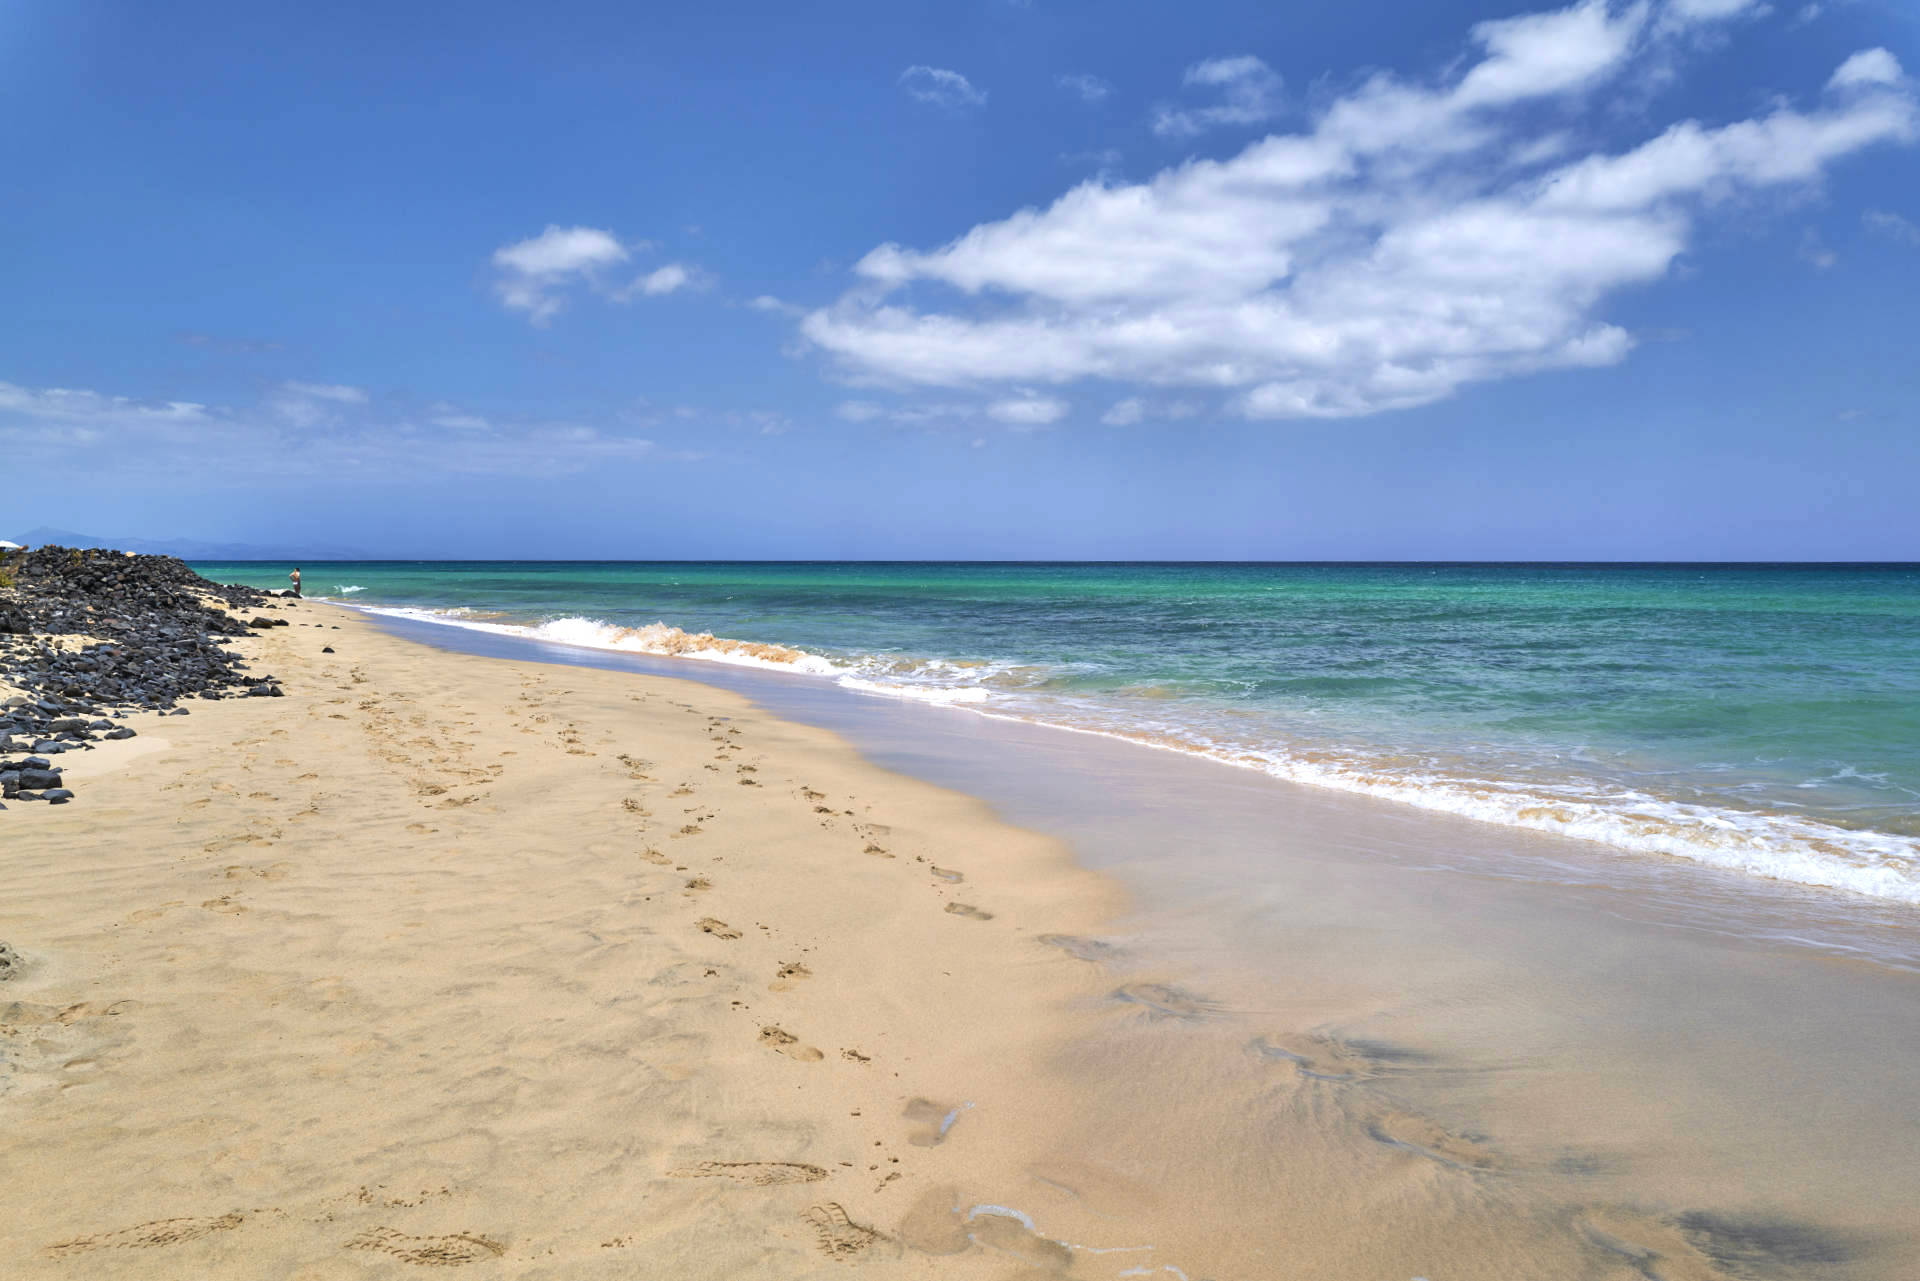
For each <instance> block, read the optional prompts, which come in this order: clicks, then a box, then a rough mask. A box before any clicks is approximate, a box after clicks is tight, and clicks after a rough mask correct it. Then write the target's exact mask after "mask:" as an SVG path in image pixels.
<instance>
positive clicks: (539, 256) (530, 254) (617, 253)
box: [493, 223, 627, 276]
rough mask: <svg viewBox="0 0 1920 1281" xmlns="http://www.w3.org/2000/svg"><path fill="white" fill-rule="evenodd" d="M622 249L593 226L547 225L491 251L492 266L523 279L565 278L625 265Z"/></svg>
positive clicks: (625, 258) (622, 247)
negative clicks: (531, 235) (597, 269)
mask: <svg viewBox="0 0 1920 1281" xmlns="http://www.w3.org/2000/svg"><path fill="white" fill-rule="evenodd" d="M626 260H627V251H626V248H625V246H623V245H621V243H620V242H619V241H618V240H615V239H614V238H613V236H612V234H611V233H609V232H605V231H601V230H599V229H598V228H595V227H560V226H556V225H554V224H551V223H549V224H548V226H547V229H546V230H545V231H543V232H541V233H540V234H539V235H537V236H534V237H532V238H530V239H527V240H522V241H519V242H517V243H515V244H511V245H502V246H501V247H500V248H498V249H496V250H494V251H493V265H494V266H496V267H499V268H501V269H503V270H506V271H511V272H513V273H515V274H516V275H522V276H566V275H572V274H574V273H576V272H583V271H591V270H592V269H594V268H595V267H606V266H610V265H612V264H613V263H616V262H625V261H626Z"/></svg>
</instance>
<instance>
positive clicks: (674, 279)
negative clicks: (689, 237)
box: [633, 262, 693, 297]
mask: <svg viewBox="0 0 1920 1281" xmlns="http://www.w3.org/2000/svg"><path fill="white" fill-rule="evenodd" d="M692 279H693V273H691V272H689V271H688V270H687V269H686V268H685V267H683V266H681V265H680V264H679V263H677V262H672V263H668V264H667V265H666V266H664V267H661V268H659V269H658V270H655V271H650V272H648V273H647V274H646V275H644V276H642V277H640V279H638V280H636V281H634V282H633V287H634V288H635V289H638V290H639V291H640V292H641V293H643V294H646V295H648V296H649V297H658V296H659V295H661V294H670V293H672V292H673V291H674V290H676V289H678V288H680V287H681V286H682V285H685V284H686V283H687V282H689V281H690V280H692Z"/></svg>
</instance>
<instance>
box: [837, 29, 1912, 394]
mask: <svg viewBox="0 0 1920 1281" xmlns="http://www.w3.org/2000/svg"><path fill="white" fill-rule="evenodd" d="M1682 39H1687V41H1688V47H1692V44H1693V43H1694V42H1693V41H1691V40H1690V38H1687V37H1683V36H1680V35H1673V36H1665V35H1662V34H1660V32H1659V31H1658V30H1657V29H1656V28H1655V27H1654V26H1652V25H1651V23H1650V20H1649V9H1648V8H1647V6H1646V5H1644V4H1637V5H1632V6H1629V7H1626V8H1623V9H1620V10H1619V11H1617V12H1616V11H1613V10H1611V9H1609V8H1608V7H1607V5H1606V4H1604V3H1602V2H1601V0H1585V2H1583V3H1579V4H1575V5H1573V6H1571V7H1569V8H1565V9H1562V10H1559V11H1557V12H1553V13H1546V14H1533V15H1527V16H1524V17H1519V18H1511V19H1505V20H1502V21H1498V22H1489V23H1482V24H1480V25H1478V26H1476V27H1475V28H1473V31H1472V40H1473V43H1474V45H1475V46H1477V48H1478V50H1479V55H1478V57H1477V58H1469V59H1467V60H1466V62H1465V64H1464V65H1463V66H1460V67H1458V68H1456V69H1455V70H1453V71H1452V72H1451V73H1449V74H1448V75H1447V76H1445V77H1444V78H1442V79H1440V80H1439V81H1438V82H1437V83H1426V84H1422V83H1417V82H1409V81H1404V80H1401V79H1398V78H1396V77H1393V76H1390V75H1384V74H1383V75H1376V76H1373V77H1372V78H1370V79H1368V80H1366V81H1365V82H1363V83H1361V84H1360V85H1358V86H1357V87H1356V88H1354V89H1353V90H1351V91H1350V92H1348V93H1346V94H1344V95H1342V96H1340V97H1337V98H1335V99H1334V100H1332V101H1331V102H1329V103H1328V104H1327V105H1326V106H1325V107H1324V109H1323V110H1322V111H1321V112H1320V113H1319V115H1318V118H1317V119H1316V120H1315V121H1314V122H1313V123H1312V125H1311V126H1310V127H1308V128H1306V129H1303V130H1302V131H1300V132H1296V133H1288V134H1276V135H1273V136H1270V137H1267V138H1264V139H1262V140H1260V141H1258V142H1255V143H1253V144H1252V145H1251V146H1249V147H1247V148H1245V149H1244V150H1243V151H1241V152H1240V153H1239V154H1238V155H1236V156H1234V157H1232V158H1230V159H1226V160H1220V161H1214V160H1191V161H1188V162H1186V163H1184V164H1181V165H1177V166H1174V167H1172V168H1169V169H1166V170H1164V171H1162V172H1161V173H1159V174H1157V175H1155V176H1154V177H1152V178H1150V179H1148V180H1146V181H1144V182H1140V183H1131V184H1115V183H1110V182H1108V181H1106V180H1104V179H1095V180H1090V181H1087V182H1084V183H1082V184H1080V185H1079V186H1077V187H1074V188H1073V189H1072V190H1070V191H1068V192H1067V193H1066V194H1064V195H1062V196H1061V197H1059V198H1058V199H1057V200H1056V201H1054V203H1053V204H1052V205H1051V206H1049V207H1047V208H1044V209H1024V210H1021V211H1019V212H1017V213H1015V214H1013V215H1011V216H1009V217H1007V218H1004V219H1001V220H999V221H996V222H989V223H983V224H981V225H979V226H976V227H974V228H973V229H971V230H970V231H967V232H966V233H965V234H963V235H961V236H959V237H958V238H956V239H954V240H953V241H951V242H949V243H947V244H945V245H943V246H940V247H938V248H935V249H931V250H916V249H910V248H905V247H902V246H900V245H895V244H886V245H881V246H879V247H878V248H876V249H874V250H873V251H872V252H870V253H869V254H867V256H866V257H865V258H863V259H861V261H860V262H859V263H858V264H857V265H856V268H855V271H856V273H857V275H858V277H859V278H860V282H861V283H860V284H859V285H858V286H857V287H856V288H854V289H853V290H851V291H849V292H848V293H847V294H846V296H845V297H843V298H842V299H841V300H840V301H839V302H838V303H837V304H835V305H833V306H831V307H827V308H824V309H820V310H816V311H814V312H812V313H810V314H809V315H808V316H807V317H806V318H805V320H804V321H802V325H801V332H802V335H803V336H804V337H805V338H806V339H807V340H808V341H810V342H811V343H813V344H814V345H815V346H816V347H817V348H819V349H821V350H823V351H825V352H826V353H828V354H830V355H831V356H832V357H833V358H834V359H835V360H836V361H837V362H838V363H839V364H840V365H841V367H842V369H843V370H844V371H845V372H846V374H847V375H848V376H849V377H851V378H852V379H853V380H854V381H856V382H866V383H877V384H892V385H911V384H919V385H935V386H949V387H961V388H974V389H981V390H984V391H986V393H987V394H988V395H989V396H991V395H993V394H995V389H999V391H1000V394H1005V389H1006V388H1008V387H1018V386H1029V387H1031V386H1055V387H1058V386H1062V385H1064V384H1067V383H1071V382H1074V381H1076V380H1080V379H1086V378H1100V379H1108V380H1115V381H1119V382H1123V383H1129V384H1133V385H1137V386H1139V385H1144V386H1159V387H1189V388H1201V389H1209V390H1212V391H1213V392H1214V393H1215V394H1216V395H1220V396H1223V397H1226V398H1227V399H1228V401H1229V403H1231V404H1232V405H1234V406H1235V407H1237V408H1238V409H1239V410H1240V411H1241V412H1243V413H1246V414H1249V415H1253V416H1258V417H1268V416H1306V415H1311V416H1339V415H1352V414H1365V413H1372V412H1376V411H1380V410H1386V409H1393V408H1399V407H1406V406H1412V405H1418V404H1423V403H1427V402H1430V401H1433V400H1438V399H1440V398H1443V397H1445V396H1448V395H1450V394H1452V393H1453V392H1455V391H1456V390H1458V389H1459V388H1460V387H1462V386H1464V385H1467V384H1470V383H1473V382H1479V381H1487V380H1493V379H1501V378H1508V377H1513V376H1517V375H1524V374H1528V373H1532V372H1535V371H1539V370H1544V369H1552V368H1567V367H1588V366H1595V365H1606V364H1611V363H1614V362H1617V361H1620V360H1623V359H1625V357H1626V356H1627V354H1628V352H1629V351H1631V349H1632V347H1633V339H1632V338H1631V336H1630V335H1628V334H1627V333H1626V332H1624V331H1623V330H1621V329H1619V328H1618V327H1616V326H1614V325H1611V324H1609V323H1608V322H1607V320H1606V318H1605V317H1604V315H1603V313H1602V309H1603V307H1604V305H1605V303H1606V302H1607V301H1608V300H1609V299H1610V298H1611V297H1612V296H1613V295H1614V294H1616V293H1618V292H1619V291H1621V290H1623V289H1625V288H1628V287H1631V286H1634V285H1639V284H1645V283H1648V282H1651V281H1654V280H1658V279H1660V278H1661V277H1663V276H1665V275H1666V274H1668V272H1669V271H1670V270H1671V268H1672V265H1673V263H1674V260H1675V259H1676V258H1677V257H1678V256H1679V255H1680V254H1681V253H1683V252H1684V251H1685V250H1686V248H1687V247H1688V245H1689V244H1690V243H1691V241H1692V238H1693V234H1694V228H1695V226H1696V224H1697V223H1698V222H1699V220H1700V219H1702V218H1703V217H1706V216H1708V215H1709V214H1710V213H1711V212H1712V211H1713V210H1714V209H1715V208H1716V207H1717V206H1718V205H1719V204H1720V203H1722V202H1724V201H1726V200H1727V199H1728V198H1730V197H1736V196H1740V195H1743V194H1750V193H1754V192H1758V191H1761V190H1765V189H1767V188H1776V187H1781V186H1784V185H1788V184H1811V183H1817V182H1818V181H1819V180H1820V179H1821V177H1822V175H1823V174H1824V173H1825V171H1826V170H1827V168H1828V167H1829V166H1831V165H1832V164H1834V163H1835V162H1837V161H1839V160H1841V159H1843V158H1845V157H1847V156H1850V155H1853V154H1855V153H1857V152H1859V151H1861V150H1863V149H1866V148H1868V147H1872V146H1875V145H1882V144H1890V143H1899V142H1907V141H1911V140H1912V138H1913V137H1914V134H1915V125H1916V115H1917V113H1916V103H1915V99H1914V94H1913V90H1912V86H1911V84H1910V83H1909V82H1908V81H1906V80H1905V79H1904V77H1900V76H1899V75H1898V67H1897V64H1892V65H1891V67H1890V66H1889V64H1890V63H1891V59H1890V56H1888V57H1886V58H1885V59H1884V60H1883V59H1882V58H1868V59H1865V60H1863V59H1862V58H1861V57H1860V56H1858V55H1856V57H1855V58H1853V59H1850V60H1849V61H1848V63H1847V64H1846V66H1848V67H1851V68H1853V70H1851V71H1849V72H1847V73H1846V74H1845V75H1844V76H1836V83H1835V85H1834V87H1833V89H1832V90H1830V91H1829V92H1828V94H1827V95H1826V96H1825V98H1824V99H1823V100H1821V101H1819V102H1817V103H1814V104H1811V105H1806V106H1792V105H1781V106H1777V107H1775V108H1774V109H1773V110H1771V111H1769V112H1768V113H1766V114H1764V115H1760V116H1757V117H1755V118H1752V119H1745V120H1736V121H1733V122H1731V123H1727V124H1719V125H1712V124H1706V123H1701V122H1698V121H1691V120H1689V121H1681V122H1678V123H1675V124H1672V125H1671V126H1670V127H1669V128H1667V129H1666V130H1664V131H1663V132H1660V133H1658V134H1656V135H1654V136H1653V137H1651V138H1647V139H1645V140H1643V141H1640V142H1639V143H1638V144H1637V145H1628V146H1626V147H1625V148H1624V149H1621V150H1617V151H1592V150H1589V151H1586V152H1584V153H1583V152H1582V151H1581V150H1579V149H1577V148H1575V146H1574V143H1573V141H1572V140H1571V139H1569V138H1568V137H1567V136H1566V135H1565V134H1564V133H1563V132H1562V131H1563V129H1564V124H1563V122H1564V120H1565V119H1566V118H1567V117H1568V116H1569V115H1573V114H1576V113H1578V112H1579V111H1580V110H1581V109H1582V107H1583V104H1584V103H1585V101H1586V100H1587V98H1588V97H1589V96H1590V95H1592V94H1593V93H1594V92H1596V91H1597V90H1599V89H1601V88H1602V87H1603V86H1605V85H1607V84H1609V83H1611V82H1612V81H1613V80H1615V79H1617V78H1619V77H1620V76H1622V75H1623V74H1624V73H1625V72H1626V71H1627V70H1628V69H1629V68H1630V67H1632V66H1633V65H1635V62H1636V59H1640V60H1644V61H1646V62H1648V63H1659V62H1661V61H1663V60H1664V58H1665V57H1666V53H1667V51H1665V50H1663V48H1662V43H1663V42H1670V41H1675V40H1682ZM1889 73H1891V74H1892V75H1893V76H1894V78H1893V79H1888V74H1889ZM1588 145H1589V146H1590V145H1591V144H1588ZM1516 155H1528V156H1530V157H1531V163H1530V164H1529V165H1528V166H1525V167H1516V166H1515V165H1514V164H1513V163H1512V162H1511V158H1512V157H1514V156H1516ZM1554 156H1559V157H1560V159H1559V160H1558V161H1557V162H1555V161H1554V160H1553V159H1552V157H1554ZM1109 412H1113V411H1111V410H1110V411H1109ZM1121 412H1122V413H1123V414H1124V413H1125V412H1127V411H1121ZM1142 412H1143V413H1144V412H1145V410H1144V409H1143V410H1142Z"/></svg>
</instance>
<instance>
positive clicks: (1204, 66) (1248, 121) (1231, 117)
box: [1153, 54, 1280, 138]
mask: <svg viewBox="0 0 1920 1281" xmlns="http://www.w3.org/2000/svg"><path fill="white" fill-rule="evenodd" d="M1183 83H1184V84H1185V85H1186V86H1187V87H1188V88H1189V89H1194V88H1198V89H1202V90H1207V91H1211V92H1213V93H1215V94H1217V96H1218V97H1219V99H1220V100H1219V102H1217V103H1216V104H1215V105H1213V106H1211V107H1192V108H1174V107H1162V108H1160V110H1158V111H1157V112H1155V113H1154V117H1153V131H1154V132H1155V133H1157V134H1159V135H1160V136H1161V137H1163V138H1191V137H1194V136H1195V135H1197V134H1202V133H1205V132H1206V131H1207V130H1209V129H1214V128H1218V127H1219V126H1222V125H1257V124H1260V123H1261V122H1263V121H1266V120H1271V119H1272V118H1273V117H1274V116H1276V115H1278V114H1279V113H1280V77H1279V76H1278V75H1277V74H1275V73H1274V70H1273V68H1272V67H1269V66H1268V65H1267V64H1266V63H1264V62H1262V61H1260V59H1258V58H1255V57H1253V56H1252V55H1250V54H1249V55H1245V56H1242V57H1238V58H1214V59H1212V60H1210V61H1207V62H1196V63H1195V64H1194V65H1193V66H1191V67H1188V68H1187V74H1186V78H1185V80H1184V81H1183Z"/></svg>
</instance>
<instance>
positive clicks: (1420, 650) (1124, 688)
mask: <svg viewBox="0 0 1920 1281" xmlns="http://www.w3.org/2000/svg"><path fill="white" fill-rule="evenodd" d="M195 568H197V569H198V570H200V572H201V573H203V574H206V575H207V576H209V577H212V578H215V579H219V580H221V581H227V582H243V583H252V584H255V585H258V586H265V587H278V586H284V585H285V582H286V578H285V574H286V570H287V568H288V567H286V566H281V565H271V566H265V565H258V564H200V565H196V566H195ZM303 569H304V580H305V585H306V590H307V594H308V595H309V596H310V597H324V598H328V599H333V600H337V601H340V602H342V603H344V604H349V605H352V606H354V607H355V608H359V609H364V610H368V611H370V612H373V613H385V614H393V615H400V616H405V617H413V618H421V619H428V620H431V621H436V622H441V623H445V624H447V625H450V626H457V627H466V628H477V629H481V630H486V631H501V632H506V633H509V634H520V635H527V636H532V637H536V638H538V639H542V640H547V641H553V642H559V643H564V644H572V645H580V646H586V647H590V648H604V649H616V650H628V651H635V652H643V653H652V654H664V655H676V656H680V657H684V658H687V659H689V660H693V661H709V662H729V663H741V664H749V665H753V666H760V667H766V668H770V669H774V670H781V671H786V672H790V673H792V674H793V675H794V676H795V678H796V679H813V680H819V681H831V682H835V683H837V684H838V685H839V686H841V687H843V688H845V689H846V690H848V691H850V692H851V693H854V694H858V695H862V696H867V697H885V698H909V699H916V700H920V701H924V702H930V703H937V704H942V705H946V706H949V707H951V708H952V709H953V710H954V712H955V714H957V715H959V714H973V715H987V716H1004V717H1015V718H1020V719H1025V720H1031V721H1037V722H1042V723H1046V724H1050V725H1056V726H1060V727H1063V728H1066V729H1072V730H1078V731H1082V732H1091V733H1100V734H1108V735H1114V736H1119V737H1123V738H1128V739H1133V740H1137V741H1140V742H1144V743H1148V744H1151V745H1153V746H1156V747H1160V748H1164V749H1167V750H1170V751H1179V752H1184V753H1190V754H1194V755H1199V756H1206V757H1210V758H1213V759H1215V760H1218V761H1220V762H1221V763H1223V764H1225V765H1230V766H1236V767H1240V768H1246V769H1255V770H1262V771H1265V772H1267V773H1269V774H1272V775H1275V776H1276V777H1281V778H1286V779H1290V780H1294V781H1297V782H1302V783H1307V784H1312V785H1315V786H1321V787H1330V788H1337V789H1341V790H1345V791H1350V792H1358V793H1366V794H1370V795H1374V796H1378V797H1382V798H1385V799H1388V800H1391V801H1394V802H1397V803H1401V804H1408V805H1415V806H1421V807H1425V808H1428V809H1434V810H1441V811H1446V812H1449V813H1453V814H1458V815H1463V816H1467V817H1471V818H1476V819H1480V820H1483V821H1486V822H1488V823H1495V824H1505V825H1508V826H1512V827H1519V828H1530V829H1535V830H1540V831H1548V832H1555V833H1559V834H1563V835H1567V836H1573V837H1578V838H1583V839H1586V840H1590V841H1594V842H1598V843H1600V844H1602V845H1605V846H1609V847H1612V848H1614V849H1616V850H1621V851H1631V852H1633V853H1636V854H1653V855H1664V856H1672V857H1679V858H1687V859H1693V860H1696V861H1699V862H1702V863H1707V864H1712V865H1715V866H1718V867H1723V868H1732V869H1737V870H1740V871H1744V872H1748V873H1751V874H1753V875H1757V876H1766V877H1772V878H1776V879H1779V880H1785V881H1792V882H1798V883H1801V884H1805V885H1813V886H1823V887H1828V888H1831V889H1834V890H1837V891H1842V892H1847V893H1853V894H1861V895H1870V896H1874V897H1876V898H1879V899H1883V900H1895V901H1900V902H1906V903H1913V904H1920V566H1917V565H1857V566H1856V565H1848V566H1808V565H1737V566H1728V565H1432V564H1404V565H1254V564H1032V563H1021V564H981V563H951V564H942V563H917V562H916V563H902V564H880V563H764V564H751V563H606V562H578V563H566V562H471V561H462V562H379V563H365V564H309V565H306V566H304V567H303Z"/></svg>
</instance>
